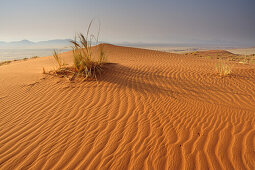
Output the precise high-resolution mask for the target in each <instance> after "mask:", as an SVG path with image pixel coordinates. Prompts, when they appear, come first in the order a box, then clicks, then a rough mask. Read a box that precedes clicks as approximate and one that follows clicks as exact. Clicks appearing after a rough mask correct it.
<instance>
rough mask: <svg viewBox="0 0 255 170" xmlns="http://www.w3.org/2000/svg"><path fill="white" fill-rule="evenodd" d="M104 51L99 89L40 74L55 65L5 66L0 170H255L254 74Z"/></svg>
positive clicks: (159, 55) (174, 57)
mask: <svg viewBox="0 0 255 170" xmlns="http://www.w3.org/2000/svg"><path fill="white" fill-rule="evenodd" d="M104 49H105V51H106V54H107V56H108V61H109V62H112V63H113V64H111V65H110V67H108V68H107V70H106V72H105V74H104V75H103V76H102V77H101V78H100V81H99V82H98V83H97V82H95V81H88V82H75V83H70V82H69V81H68V80H66V79H64V78H62V79H61V78H56V77H51V76H48V75H43V74H42V67H45V69H46V70H50V69H52V68H53V67H54V61H53V59H52V57H46V58H38V59H31V60H28V61H21V62H16V63H11V64H9V65H5V66H1V67H0V83H1V84H0V169H143V168H144V169H160V170H161V169H254V168H255V71H254V67H253V66H251V65H241V64H235V66H234V69H233V75H232V76H230V77H225V78H220V77H218V76H217V75H216V74H215V63H216V60H209V59H205V58H199V57H196V56H192V55H189V56H186V55H178V54H170V53H164V52H156V51H150V50H143V49H136V48H128V47H118V46H113V45H105V48H104ZM63 55H64V58H65V61H66V62H67V63H70V62H71V52H67V53H64V54H63Z"/></svg>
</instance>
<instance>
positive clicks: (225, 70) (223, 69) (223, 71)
mask: <svg viewBox="0 0 255 170" xmlns="http://www.w3.org/2000/svg"><path fill="white" fill-rule="evenodd" d="M216 71H217V73H218V74H219V75H220V76H227V75H229V74H231V72H232V67H231V66H230V65H229V64H227V63H226V62H225V61H223V60H221V61H220V62H219V63H217V64H216Z"/></svg>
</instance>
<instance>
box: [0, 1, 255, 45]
mask: <svg viewBox="0 0 255 170" xmlns="http://www.w3.org/2000/svg"><path fill="white" fill-rule="evenodd" d="M254 7H255V1H254V0H193V1H191V0H125V1H124V0H100V1H99V0H93V1H92V0H90V1H89V0H0V41H16V40H22V39H29V40H32V41H41V40H49V39H64V38H73V36H74V34H75V33H76V32H85V31H86V28H87V26H88V24H89V21H90V20H91V19H92V18H96V19H99V20H100V21H101V28H102V30H101V37H100V39H101V40H102V41H107V42H112V43H117V42H144V43H175V42H199V41H201V42H202V41H208V42H237V43H245V44H250V45H252V44H254V45H255V17H254ZM96 28H97V26H96V23H95V24H94V30H95V31H96Z"/></svg>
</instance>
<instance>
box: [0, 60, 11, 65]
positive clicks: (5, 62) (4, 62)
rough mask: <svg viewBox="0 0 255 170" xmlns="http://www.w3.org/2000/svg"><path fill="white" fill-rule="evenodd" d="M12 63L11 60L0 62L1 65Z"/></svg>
mask: <svg viewBox="0 0 255 170" xmlns="http://www.w3.org/2000/svg"><path fill="white" fill-rule="evenodd" d="M10 63H11V61H3V62H0V66H2V65H6V64H10Z"/></svg>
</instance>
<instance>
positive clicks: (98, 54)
mask: <svg viewBox="0 0 255 170" xmlns="http://www.w3.org/2000/svg"><path fill="white" fill-rule="evenodd" d="M92 23H93V20H92V21H91V22H90V24H89V27H88V30H87V33H86V35H84V34H82V33H79V34H78V35H76V37H75V39H74V40H71V41H70V42H71V43H72V49H73V50H72V51H73V67H63V66H64V64H63V60H62V58H61V57H60V56H59V54H58V53H57V52H56V51H54V53H53V56H54V58H55V60H56V62H57V63H58V65H59V68H58V70H57V71H56V73H57V74H60V75H66V74H70V73H72V74H73V76H72V78H71V79H70V80H73V79H74V78H75V77H76V76H81V77H83V78H84V79H88V78H90V79H97V75H101V74H102V72H103V65H104V63H105V62H106V57H105V53H104V51H103V45H98V37H99V31H98V34H97V36H94V35H93V34H90V28H91V25H92ZM99 29H100V27H99ZM92 42H93V43H94V45H95V46H92Z"/></svg>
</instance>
